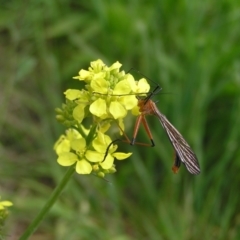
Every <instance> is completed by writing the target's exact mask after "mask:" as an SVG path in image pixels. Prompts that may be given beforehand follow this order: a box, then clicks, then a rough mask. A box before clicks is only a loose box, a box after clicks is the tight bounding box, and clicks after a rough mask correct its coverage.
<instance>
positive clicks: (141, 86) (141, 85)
mask: <svg viewBox="0 0 240 240" xmlns="http://www.w3.org/2000/svg"><path fill="white" fill-rule="evenodd" d="M149 90H150V85H149V84H148V82H147V80H146V79H145V78H141V79H140V80H139V81H138V82H137V88H136V91H135V92H136V93H148V92H149Z"/></svg>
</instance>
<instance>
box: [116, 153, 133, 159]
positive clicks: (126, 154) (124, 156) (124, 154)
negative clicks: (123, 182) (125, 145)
mask: <svg viewBox="0 0 240 240" xmlns="http://www.w3.org/2000/svg"><path fill="white" fill-rule="evenodd" d="M112 155H113V156H114V157H115V158H116V159H117V160H123V159H126V158H128V157H130V156H131V155H132V153H123V152H116V153H113V154H112Z"/></svg>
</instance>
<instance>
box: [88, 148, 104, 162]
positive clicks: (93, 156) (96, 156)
mask: <svg viewBox="0 0 240 240" xmlns="http://www.w3.org/2000/svg"><path fill="white" fill-rule="evenodd" d="M104 155H105V154H104V153H99V152H96V151H92V150H87V151H86V153H85V157H86V158H87V160H88V161H90V162H101V161H102V160H103V158H104Z"/></svg>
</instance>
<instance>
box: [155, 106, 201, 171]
mask: <svg viewBox="0 0 240 240" xmlns="http://www.w3.org/2000/svg"><path fill="white" fill-rule="evenodd" d="M153 110H154V114H155V115H156V116H157V117H158V118H159V120H160V122H161V124H162V126H163V128H164V129H165V131H166V133H167V135H168V137H169V139H170V141H171V143H172V145H173V147H174V149H175V150H176V154H177V156H176V158H177V157H179V158H180V160H181V161H182V162H183V163H184V164H185V166H186V168H187V170H188V171H189V172H190V173H192V174H199V173H200V166H199V163H198V160H197V157H196V155H195V153H194V152H193V151H192V149H191V148H190V146H189V145H188V143H187V142H186V141H185V139H184V138H183V136H182V135H181V134H180V133H179V132H178V130H177V129H176V128H175V127H174V126H173V125H172V124H171V123H170V122H169V121H168V120H167V118H166V117H165V116H164V115H163V114H162V113H161V112H160V111H159V110H158V109H157V107H156V105H155V104H154V106H153Z"/></svg>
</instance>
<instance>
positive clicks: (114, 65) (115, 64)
mask: <svg viewBox="0 0 240 240" xmlns="http://www.w3.org/2000/svg"><path fill="white" fill-rule="evenodd" d="M121 66H122V64H121V63H119V62H118V61H117V62H115V63H113V64H112V66H110V67H109V68H108V70H109V71H111V70H113V69H120V67H121Z"/></svg>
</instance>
